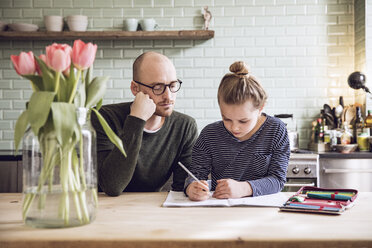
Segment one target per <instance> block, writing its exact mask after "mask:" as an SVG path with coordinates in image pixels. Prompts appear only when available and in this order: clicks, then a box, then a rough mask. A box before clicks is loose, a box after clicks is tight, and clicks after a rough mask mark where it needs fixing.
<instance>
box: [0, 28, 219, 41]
mask: <svg viewBox="0 0 372 248" xmlns="http://www.w3.org/2000/svg"><path fill="white" fill-rule="evenodd" d="M213 37H214V31H213V30H174V31H135V32H130V31H86V32H71V31H63V32H47V31H39V32H15V31H5V32H0V40H74V39H83V40H208V39H211V38H213Z"/></svg>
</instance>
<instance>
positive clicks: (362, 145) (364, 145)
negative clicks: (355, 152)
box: [357, 133, 369, 152]
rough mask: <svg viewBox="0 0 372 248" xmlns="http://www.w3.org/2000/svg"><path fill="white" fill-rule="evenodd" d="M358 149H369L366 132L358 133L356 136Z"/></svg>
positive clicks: (363, 150)
mask: <svg viewBox="0 0 372 248" xmlns="http://www.w3.org/2000/svg"><path fill="white" fill-rule="evenodd" d="M357 142H358V147H359V151H361V152H367V151H369V136H368V134H367V133H360V134H359V135H358V137H357Z"/></svg>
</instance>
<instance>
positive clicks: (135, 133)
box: [98, 117, 144, 196]
mask: <svg viewBox="0 0 372 248" xmlns="http://www.w3.org/2000/svg"><path fill="white" fill-rule="evenodd" d="M128 119H129V120H128ZM128 119H127V120H126V121H125V123H124V126H123V131H122V133H121V134H119V137H120V138H121V140H122V142H123V146H124V149H125V152H126V154H127V157H124V155H123V154H122V153H121V152H120V150H119V149H117V148H116V147H114V148H113V150H112V151H102V152H99V153H98V166H99V184H100V186H101V188H102V190H103V191H104V192H105V193H106V194H108V195H110V196H117V195H120V194H121V192H123V190H124V189H125V188H126V187H127V186H128V184H129V183H130V181H131V179H132V177H133V173H134V171H135V168H136V164H137V159H138V154H139V151H140V149H141V143H142V134H143V126H144V122H143V121H142V120H138V119H137V118H135V119H134V117H128Z"/></svg>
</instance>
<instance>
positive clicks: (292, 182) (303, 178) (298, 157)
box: [283, 153, 319, 192]
mask: <svg viewBox="0 0 372 248" xmlns="http://www.w3.org/2000/svg"><path fill="white" fill-rule="evenodd" d="M303 186H316V187H318V186H319V155H318V154H299V153H291V157H290V159H289V164H288V169H287V183H286V184H285V185H284V189H283V191H286V192H295V191H297V190H299V189H300V188H301V187H303Z"/></svg>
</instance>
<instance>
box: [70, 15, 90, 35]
mask: <svg viewBox="0 0 372 248" xmlns="http://www.w3.org/2000/svg"><path fill="white" fill-rule="evenodd" d="M67 25H68V28H69V29H70V31H76V32H84V31H86V30H87V27H88V17H87V16H83V15H70V16H68V17H67Z"/></svg>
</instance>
